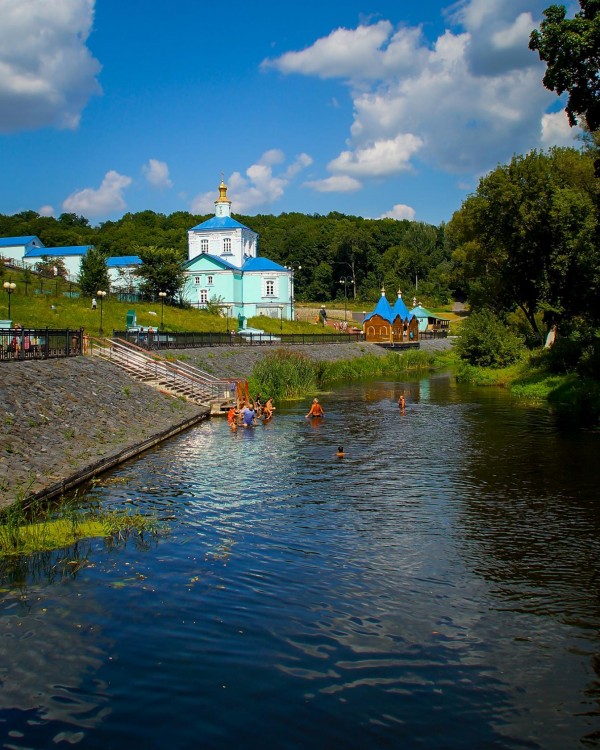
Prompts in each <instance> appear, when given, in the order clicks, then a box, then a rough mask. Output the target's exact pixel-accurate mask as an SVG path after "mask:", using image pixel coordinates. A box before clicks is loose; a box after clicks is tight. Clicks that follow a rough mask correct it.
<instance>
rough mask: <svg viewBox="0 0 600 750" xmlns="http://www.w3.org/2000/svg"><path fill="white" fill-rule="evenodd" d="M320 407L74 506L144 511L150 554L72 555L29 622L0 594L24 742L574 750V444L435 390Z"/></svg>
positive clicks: (591, 553) (587, 532)
mask: <svg viewBox="0 0 600 750" xmlns="http://www.w3.org/2000/svg"><path fill="white" fill-rule="evenodd" d="M400 392H404V393H405V394H406V396H407V404H406V409H405V413H404V414H401V413H400V410H399V409H398V405H397V402H398V396H399V394H400ZM323 400H324V402H325V409H326V416H325V418H324V419H323V420H322V421H321V422H320V424H314V420H306V419H305V418H304V414H305V413H306V408H305V405H304V404H290V405H287V406H286V405H278V406H279V408H278V411H277V414H276V418H275V419H274V420H273V421H272V422H271V423H269V425H268V426H264V427H263V426H261V427H258V428H256V429H255V430H238V431H237V432H236V433H231V432H230V431H229V429H228V427H227V425H226V424H225V423H224V422H219V421H212V422H211V423H209V424H205V425H202V426H200V427H198V428H196V429H194V430H192V431H190V432H188V433H186V434H184V435H180V436H179V437H178V438H176V439H175V440H173V441H171V442H169V443H168V444H165V445H163V446H161V447H160V448H158V449H156V450H154V451H151V452H149V453H148V454H146V455H145V456H144V458H143V460H142V461H135V462H131V463H130V464H128V465H125V466H123V467H122V468H121V469H119V471H118V472H115V477H118V478H119V481H117V482H112V483H106V485H105V486H100V487H96V488H94V491H93V497H94V499H99V500H101V501H102V502H103V503H107V504H109V505H115V506H123V507H131V506H135V507H137V508H139V509H142V510H144V509H152V510H153V511H155V512H156V513H157V514H158V515H159V516H160V517H162V518H168V519H169V525H170V534H169V536H168V537H166V538H163V539H160V540H159V541H158V543H157V544H156V545H155V546H152V547H151V548H150V549H147V550H144V549H138V548H135V547H133V546H131V545H130V546H128V547H126V548H124V549H119V550H111V549H106V548H103V546H102V545H101V544H98V545H93V548H92V549H91V550H90V554H89V556H88V559H89V562H90V565H89V566H88V567H86V568H82V569H81V570H80V571H79V572H78V574H77V576H75V577H73V576H71V577H56V578H55V579H51V578H48V579H47V580H44V581H43V582H42V581H38V583H37V584H36V585H31V586H30V588H29V589H28V591H27V601H28V605H27V606H28V608H27V609H23V607H22V605H21V604H19V599H18V596H17V594H16V593H15V591H13V590H12V589H11V587H10V585H9V586H8V588H9V591H8V592H7V593H5V595H4V596H5V600H4V602H3V609H2V612H3V613H4V614H5V617H13V616H16V615H17V612H15V611H14V610H11V607H12V606H13V605H15V603H17V604H19V607H20V609H19V612H18V618H20V619H14V620H10V625H9V626H7V632H9V630H8V628H10V632H11V633H12V634H13V635H11V636H9V637H8V639H7V640H8V641H11V639H13V640H14V634H15V633H16V632H18V628H20V627H23V628H24V630H23V632H27V633H30V632H31V633H33V635H31V636H29V637H28V638H25V639H23V640H22V641H20V649H19V653H18V655H16V654H15V655H11V657H10V659H9V662H8V663H9V665H10V666H9V667H8V671H9V672H10V673H11V674H12V675H17V677H16V678H14V677H11V678H10V679H9V680H8V681H7V682H5V684H4V685H3V686H2V690H1V691H0V696H2V695H3V697H4V701H3V702H1V703H0V707H1V710H0V721H1V720H4V721H5V722H10V724H11V726H14V727H16V732H17V734H18V733H19V732H20V733H21V734H22V738H21V739H22V746H34V745H36V743H37V745H38V746H46V745H49V744H50V743H51V742H57V741H63V740H66V741H69V742H71V743H73V744H77V743H80V744H81V746H83V747H86V748H100V747H103V748H104V747H106V746H110V747H111V748H115V750H121V748H123V750H124V749H125V748H128V749H129V748H130V747H132V746H136V747H138V746H144V747H157V748H158V747H167V746H168V747H171V746H173V747H182V748H183V747H198V746H203V747H223V745H228V746H242V747H261V748H262V747H265V746H277V747H286V748H287V747H289V748H295V747H304V746H311V747H315V748H331V747H344V748H364V747H371V746H376V747H379V746H382V747H383V746H385V747H388V746H389V747H403V748H409V749H410V748H417V747H424V746H429V747H442V746H443V747H445V748H449V749H451V750H453V749H454V748H474V747H477V748H479V747H482V748H483V747H485V748H488V747H489V748H532V747H533V748H536V747H537V748H551V749H552V748H556V750H564V748H566V747H573V746H575V745H577V744H578V743H579V740H580V738H581V737H583V736H585V735H587V736H588V739H587V742H588V744H589V743H593V742H594V741H595V740H594V738H593V736H592V735H593V732H594V731H595V722H597V719H598V705H597V698H598V680H597V674H596V671H595V668H596V665H597V664H598V663H599V659H598V658H597V656H596V654H597V651H598V640H597V629H598V625H599V624H600V613H599V612H598V600H597V574H598V571H597V564H598V563H597V560H598V556H597V552H598V549H597V541H596V540H597V538H598V535H597V531H598V529H597V525H598V518H597V514H596V513H595V512H594V500H593V498H594V497H595V495H594V493H593V482H594V476H595V471H594V469H595V465H594V457H595V455H597V447H598V445H597V441H596V440H595V438H594V437H593V436H581V435H578V434H575V435H573V434H571V435H565V434H561V433H560V432H558V431H557V430H556V429H555V426H554V424H553V423H552V420H551V418H550V417H549V416H548V415H547V414H546V413H545V412H543V411H534V410H527V409H525V410H523V409H520V408H519V409H515V408H514V405H513V404H512V403H511V401H510V398H509V397H508V396H507V395H506V394H502V393H497V392H489V393H488V392H483V393H481V392H477V393H473V392H470V391H468V389H464V388H463V387H462V386H458V385H457V384H456V383H455V382H454V380H453V379H452V378H449V377H444V376H438V377H434V378H431V379H427V380H419V379H418V378H415V379H411V380H406V381H404V382H381V383H368V384H364V385H362V384H361V385H355V386H352V387H349V388H345V389H341V390H340V391H338V392H336V393H332V394H329V395H327V396H326V397H324V399H323ZM338 445H343V446H344V449H345V452H346V456H345V457H344V458H343V459H341V460H340V459H338V458H337V457H336V455H335V454H336V450H337V446H338ZM573 465H576V466H577V467H578V474H579V476H578V477H577V478H575V479H573V478H572V477H571V475H570V468H571V467H572V466H573ZM44 609H45V610H46V612H44V616H43V618H42V617H41V614H40V612H41V610H44ZM4 619H5V618H3V620H4ZM7 622H8V620H7ZM18 622H22V623H23V625H22V626H21V625H18ZM42 625H43V629H42ZM47 627H48V628H49V630H48V632H49V639H50V640H49V643H50V648H51V649H52V650H53V652H54V653H55V654H56V655H59V656H56V658H51V659H48V660H45V659H43V660H42V659H41V657H40V654H45V653H47V649H46V646H45V645H44V644H43V643H42V634H43V633H45V632H46V628H47ZM61 634H62V636H61ZM67 652H68V653H69V654H70V659H69V664H68V666H67V667H66V669H65V670H63V669H62V666H63V665H62V658H63V656H64V655H65V654H66V653H67ZM41 661H43V667H40V666H39V662H41ZM0 669H1V667H0ZM20 672H24V673H26V674H24V675H21V674H20ZM0 674H3V673H0ZM21 678H23V684H24V685H29V687H28V688H27V690H26V693H27V696H26V697H23V696H20V694H19V692H18V684H21ZM36 690H37V691H38V693H39V694H41V695H42V696H46V697H45V698H43V699H39V702H38V704H37V707H36V704H35V703H34V700H33V696H34V694H35V692H36ZM73 696H76V699H75V698H74V697H73ZM59 699H60V700H59ZM61 700H62V703H61V702H60V701H61ZM73 701H74V703H73V705H71V704H72V702H73ZM55 704H59V705H60V706H63V707H64V706H66V707H67V708H64V711H63V713H62V714H61V713H60V712H58V713H57V712H56V711H57V706H56V705H55ZM40 706H41V707H42V708H39V707H40ZM73 706H75V707H73ZM36 722H37V723H36ZM34 724H35V726H34ZM63 733H67V734H63ZM56 738H59V739H58V740H57V739H56ZM19 741H20V740H19V738H18V737H12V739H11V742H13V743H16V744H15V746H18V742H19Z"/></svg>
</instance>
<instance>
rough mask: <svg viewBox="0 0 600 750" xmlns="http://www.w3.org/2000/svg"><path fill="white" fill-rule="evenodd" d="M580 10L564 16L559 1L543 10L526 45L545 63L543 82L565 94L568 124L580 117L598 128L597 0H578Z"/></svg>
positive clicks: (599, 57)
mask: <svg viewBox="0 0 600 750" xmlns="http://www.w3.org/2000/svg"><path fill="white" fill-rule="evenodd" d="M579 5H580V7H581V11H580V12H578V13H576V14H575V17H574V18H567V17H566V9H565V7H564V6H563V5H551V6H550V7H549V8H547V9H546V10H545V11H544V16H545V20H544V21H542V23H541V24H540V30H539V31H538V30H537V29H536V30H534V31H532V32H531V37H530V40H529V48H530V49H532V50H537V52H538V53H539V56H540V59H541V60H544V61H545V62H546V63H547V64H548V67H547V69H546V74H545V75H544V79H543V81H544V86H545V87H546V88H547V89H550V90H551V91H556V93H557V94H562V93H564V92H565V91H566V92H567V93H568V94H569V99H568V102H567V106H566V108H565V109H566V112H567V115H568V117H569V122H570V124H571V125H576V124H577V122H578V121H580V120H583V121H584V122H585V123H586V124H587V127H588V128H589V129H590V130H591V131H596V130H598V129H600V0H579Z"/></svg>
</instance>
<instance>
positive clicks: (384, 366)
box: [250, 349, 444, 399]
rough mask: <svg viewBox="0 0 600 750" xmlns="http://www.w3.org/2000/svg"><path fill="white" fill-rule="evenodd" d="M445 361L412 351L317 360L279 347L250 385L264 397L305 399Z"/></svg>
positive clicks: (258, 367) (256, 371)
mask: <svg viewBox="0 0 600 750" xmlns="http://www.w3.org/2000/svg"><path fill="white" fill-rule="evenodd" d="M442 361H444V360H442V359H441V358H439V357H438V356H436V355H435V354H434V353H431V352H422V351H415V350H409V351H407V352H404V353H403V354H396V353H392V352H388V353H387V354H385V355H384V356H377V355H375V354H365V355H364V356H361V357H355V358H352V359H347V360H338V361H336V362H317V361H315V360H313V359H311V358H310V357H308V356H306V355H305V354H301V353H298V352H292V351H289V350H287V349H278V350H276V351H274V352H270V353H269V354H267V355H266V356H265V357H264V359H262V360H261V361H260V362H258V363H257V364H256V365H255V366H254V369H253V370H252V376H251V378H250V386H251V390H252V392H254V393H256V392H259V391H260V393H262V394H263V395H264V396H272V397H273V398H280V399H293V398H303V397H304V396H306V395H307V394H309V393H314V392H315V391H317V390H319V389H322V388H324V387H327V386H329V385H332V384H334V383H336V382H339V381H348V380H359V379H361V378H369V377H381V376H383V375H386V376H396V375H400V374H402V373H406V372H410V371H413V370H430V369H432V368H433V367H435V366H438V365H439V363H440V362H442Z"/></svg>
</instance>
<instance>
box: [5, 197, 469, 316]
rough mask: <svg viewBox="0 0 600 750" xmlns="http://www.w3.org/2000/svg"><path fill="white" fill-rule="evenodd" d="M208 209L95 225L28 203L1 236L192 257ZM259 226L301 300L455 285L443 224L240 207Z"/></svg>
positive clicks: (264, 244)
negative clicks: (190, 242)
mask: <svg viewBox="0 0 600 750" xmlns="http://www.w3.org/2000/svg"><path fill="white" fill-rule="evenodd" d="M208 218H210V217H209V216H198V215H193V214H190V213H187V212H185V211H178V212H176V213H172V214H170V215H165V214H161V213H155V212H154V211H140V212H138V213H127V214H125V215H124V216H123V217H122V218H121V219H119V220H118V221H106V222H103V223H101V224H100V225H99V226H97V227H93V226H91V225H90V223H89V221H88V220H87V219H86V218H85V217H83V216H77V215H75V214H66V213H63V214H61V215H60V216H59V217H58V218H54V217H46V216H40V215H39V214H37V213H36V212H35V211H24V212H22V213H19V214H15V215H13V216H4V215H0V236H2V237H20V236H27V235H37V236H38V237H39V238H40V240H41V241H42V242H43V243H44V245H46V247H60V246H67V245H94V246H95V247H96V248H97V249H98V250H99V251H100V252H102V253H103V254H105V255H106V256H107V257H110V256H123V255H138V254H139V253H140V248H147V247H154V248H163V249H164V248H173V249H174V250H175V251H177V252H178V253H179V254H180V256H181V259H182V260H187V231H188V230H189V229H191V228H192V227H194V226H196V225H197V224H199V223H201V222H202V221H204V220H206V219H208ZM235 218H236V219H237V220H238V221H240V222H241V223H242V224H245V225H246V226H248V227H249V228H250V229H252V230H253V231H255V232H257V233H258V234H259V240H258V252H259V255H262V256H265V257H267V258H270V259H271V260H274V261H275V262H276V263H280V264H281V265H283V266H291V267H293V268H294V269H295V289H296V297H297V299H298V300H299V301H317V302H325V301H329V300H333V299H336V298H342V297H343V296H344V288H345V290H346V294H347V296H348V299H349V300H352V299H355V300H357V301H359V300H376V299H377V297H378V296H379V294H380V290H381V287H382V286H383V285H384V286H385V288H386V289H387V290H388V292H390V293H391V294H392V296H395V293H396V291H397V290H398V289H399V288H400V289H402V291H403V293H404V295H405V296H406V297H412V296H413V295H414V294H416V295H417V296H419V298H420V299H422V300H423V301H425V300H426V301H427V303H428V304H445V303H447V302H448V301H449V300H450V299H451V297H452V294H453V293H454V292H455V289H454V288H453V287H454V282H453V278H452V261H451V253H450V251H449V248H448V247H447V245H446V241H445V227H444V226H443V225H442V226H440V227H435V226H431V225H429V224H424V223H421V222H415V221H407V220H404V221H397V220H395V219H363V218H362V217H359V216H346V215H344V214H341V213H330V214H328V215H327V216H321V215H318V214H315V215H310V216H307V215H305V214H301V213H283V214H280V215H279V216H273V215H270V214H259V215H256V216H242V215H239V214H236V215H235Z"/></svg>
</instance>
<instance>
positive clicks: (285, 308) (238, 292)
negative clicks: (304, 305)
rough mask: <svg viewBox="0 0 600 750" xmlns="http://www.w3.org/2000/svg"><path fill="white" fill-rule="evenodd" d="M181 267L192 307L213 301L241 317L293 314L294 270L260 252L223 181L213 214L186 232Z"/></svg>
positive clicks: (185, 293) (185, 296) (287, 317)
mask: <svg viewBox="0 0 600 750" xmlns="http://www.w3.org/2000/svg"><path fill="white" fill-rule="evenodd" d="M183 268H184V272H185V286H184V289H183V299H184V300H185V301H186V302H189V303H190V304H191V305H192V306H194V307H199V308H204V307H206V306H207V304H208V302H209V301H213V302H215V303H216V304H218V305H219V306H220V307H221V308H222V310H223V313H224V314H225V315H228V316H229V317H231V318H237V319H238V320H247V319H248V318H251V317H253V316H255V315H266V316H268V317H271V318H279V319H280V320H293V319H294V278H293V270H292V269H289V268H285V267H284V266H280V265H279V264H278V263H275V262H274V261H272V260H269V259H268V258H262V257H260V256H259V255H258V235H257V234H256V232H253V231H252V230H251V229H249V228H248V227H247V226H244V224H241V223H240V222H239V221H236V220H235V219H234V218H233V217H232V216H231V201H230V200H229V198H228V197H227V185H226V184H225V183H224V182H223V180H221V184H220V185H219V197H218V198H217V199H216V200H215V215H214V216H213V217H212V218H210V219H208V220H207V221H204V222H202V223H201V224H198V225H197V226H195V227H193V228H192V229H190V230H189V231H188V260H187V262H186V263H185V264H184V266H183Z"/></svg>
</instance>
